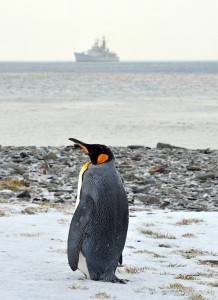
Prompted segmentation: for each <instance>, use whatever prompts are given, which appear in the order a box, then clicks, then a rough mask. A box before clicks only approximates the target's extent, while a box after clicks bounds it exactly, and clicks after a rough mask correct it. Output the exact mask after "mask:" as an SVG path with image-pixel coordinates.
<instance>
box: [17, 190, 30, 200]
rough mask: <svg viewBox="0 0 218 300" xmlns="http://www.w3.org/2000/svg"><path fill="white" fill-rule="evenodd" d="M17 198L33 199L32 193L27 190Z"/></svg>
mask: <svg viewBox="0 0 218 300" xmlns="http://www.w3.org/2000/svg"><path fill="white" fill-rule="evenodd" d="M17 198H29V199H30V198H31V195H30V192H29V191H28V190H25V191H23V192H21V193H20V194H18V195H17Z"/></svg>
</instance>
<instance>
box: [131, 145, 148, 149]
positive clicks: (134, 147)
mask: <svg viewBox="0 0 218 300" xmlns="http://www.w3.org/2000/svg"><path fill="white" fill-rule="evenodd" d="M127 148H129V149H132V150H135V149H145V146H144V145H129V146H127Z"/></svg>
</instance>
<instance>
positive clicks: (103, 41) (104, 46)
mask: <svg viewBox="0 0 218 300" xmlns="http://www.w3.org/2000/svg"><path fill="white" fill-rule="evenodd" d="M102 48H103V49H105V48H106V40H105V37H104V36H103V37H102Z"/></svg>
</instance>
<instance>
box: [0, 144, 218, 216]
mask: <svg viewBox="0 0 218 300" xmlns="http://www.w3.org/2000/svg"><path fill="white" fill-rule="evenodd" d="M111 149H112V151H113V152H114V155H115V158H116V168H117V170H118V171H119V173H120V174H121V177H122V179H123V182H124V186H125V189H126V192H127V197H128V202H129V205H131V206H132V207H133V206H136V207H141V208H142V209H148V208H150V207H152V208H159V209H168V210H177V211H179V210H181V211H184V210H186V211H193V210H194V211H202V210H204V211H218V193H217V188H218V150H211V149H209V148H208V149H205V150H204V149H203V150H202V149H195V150H189V149H184V148H181V147H177V146H171V145H169V144H164V143H158V144H157V147H156V148H149V147H146V146H144V145H130V146H128V147H111ZM88 160H89V158H88V157H87V155H86V153H85V152H83V151H82V150H81V149H80V148H78V147H74V146H61V147H51V146H49V147H35V146H29V147H28V146H26V147H14V146H0V200H7V201H15V199H17V200H19V201H22V200H25V201H29V202H30V203H31V202H33V203H38V202H54V203H60V205H61V204H62V203H63V204H64V203H65V204H69V205H71V204H72V203H75V202H76V195H77V185H78V176H79V172H80V169H81V167H82V166H83V165H84V164H85V163H86V162H87V161H88ZM12 178H16V179H19V180H21V181H23V182H25V186H21V187H20V188H19V187H18V188H17V190H11V189H10V188H9V187H8V188H7V187H5V186H4V185H3V182H5V181H7V180H9V179H12ZM27 213H28V212H27Z"/></svg>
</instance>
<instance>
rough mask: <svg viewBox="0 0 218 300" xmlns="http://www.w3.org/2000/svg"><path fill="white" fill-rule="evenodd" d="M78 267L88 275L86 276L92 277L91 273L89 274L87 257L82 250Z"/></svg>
mask: <svg viewBox="0 0 218 300" xmlns="http://www.w3.org/2000/svg"><path fill="white" fill-rule="evenodd" d="M78 269H79V270H80V271H81V272H82V273H83V274H84V275H86V277H87V278H88V279H90V274H89V270H88V267H87V263H86V259H85V257H84V256H83V254H82V252H81V251H80V253H79V262H78Z"/></svg>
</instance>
